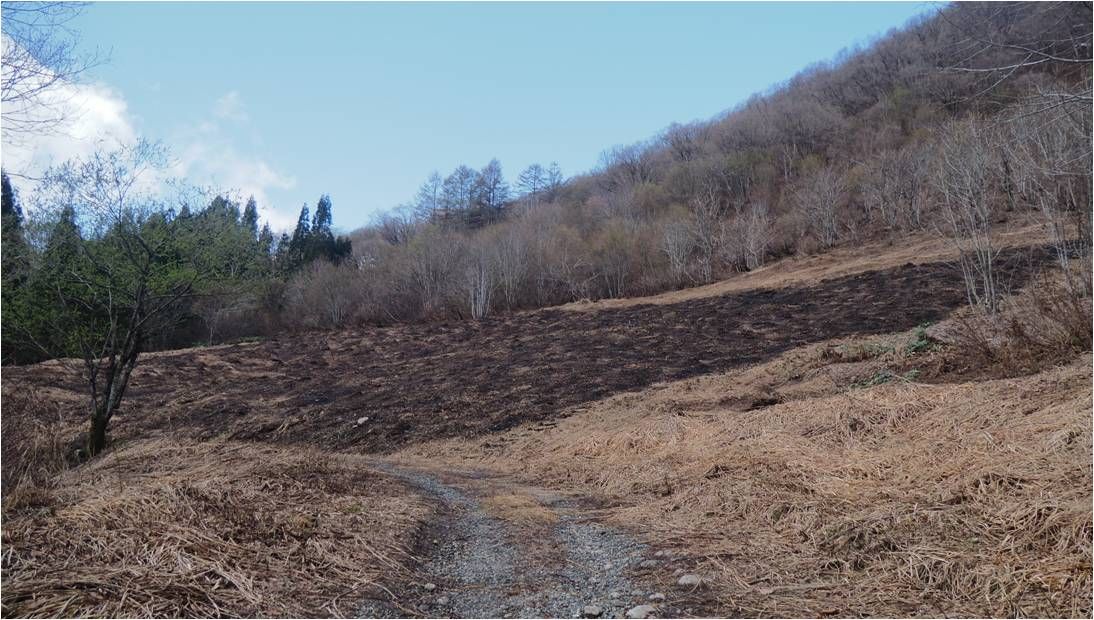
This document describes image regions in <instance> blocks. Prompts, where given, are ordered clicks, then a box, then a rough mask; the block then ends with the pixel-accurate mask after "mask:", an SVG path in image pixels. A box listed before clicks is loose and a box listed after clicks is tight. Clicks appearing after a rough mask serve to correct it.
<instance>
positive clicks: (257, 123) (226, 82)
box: [62, 2, 929, 229]
mask: <svg viewBox="0 0 1094 620" xmlns="http://www.w3.org/2000/svg"><path fill="white" fill-rule="evenodd" d="M926 10H929V6H928V5H926V4H924V3H919V2H917V3H778V4H758V3H738V4H714V3H695V4H652V3H645V4H621V3H606V4H601V3H598V4H578V3H567V4H532V3H524V4H501V3H494V4H425V3H416V4H349V3H307V4H304V3H106V4H93V5H91V6H89V7H88V8H87V10H86V11H85V13H84V14H83V15H82V16H81V17H80V18H79V19H78V21H77V22H75V24H74V27H75V29H77V30H78V31H79V33H80V36H81V39H82V44H83V45H84V46H85V47H88V48H91V47H96V46H97V47H99V48H101V49H102V50H104V51H108V52H109V62H108V63H106V64H104V65H102V66H100V67H97V68H96V69H94V70H93V71H92V73H91V74H90V75H88V76H86V77H87V81H88V82H89V83H91V84H93V85H94V88H96V89H97V91H96V92H97V94H98V96H101V97H105V98H107V99H109V102H108V103H109V105H107V104H106V103H104V104H102V106H103V107H104V109H107V110H108V112H107V113H104V114H102V116H103V117H104V118H107V120H106V121H104V122H105V123H107V124H111V123H113V124H114V125H124V127H122V128H121V129H120V131H121V132H122V133H126V134H139V135H144V136H146V137H150V138H153V139H159V140H162V141H163V142H164V143H165V144H166V145H167V146H168V147H170V148H171V149H172V152H173V153H174V154H175V156H176V157H177V158H178V160H179V161H180V162H182V170H183V171H184V172H185V173H186V174H187V175H189V176H191V177H193V180H195V181H198V182H203V183H206V182H212V183H217V184H220V185H227V186H230V187H236V188H238V189H241V190H243V191H244V192H247V193H250V192H255V193H257V194H258V195H259V196H260V200H261V201H262V202H264V203H265V204H264V205H263V207H265V208H266V211H265V214H266V216H267V217H268V218H269V219H270V220H271V221H272V222H273V223H274V224H275V225H287V223H289V222H292V221H293V220H294V219H295V214H296V212H297V211H298V210H299V208H300V205H301V204H302V203H303V202H305V201H307V202H308V203H314V202H315V201H316V200H317V199H318V197H319V195H320V194H322V193H329V194H330V195H331V197H332V199H333V202H334V215H335V224H336V226H338V227H340V228H343V229H352V228H355V227H357V226H360V225H362V224H364V223H366V222H367V221H368V220H369V219H370V217H372V216H373V215H375V214H376V213H377V212H379V211H381V210H385V209H388V208H391V207H393V206H395V205H396V204H398V203H400V202H403V201H406V200H409V199H410V198H411V197H412V196H413V194H414V192H415V190H416V188H417V186H418V185H419V184H420V183H421V182H422V180H424V179H425V177H426V176H427V175H428V174H429V173H430V172H431V171H432V170H434V169H436V170H439V171H441V173H442V174H445V173H447V172H448V171H450V170H451V169H452V168H454V167H455V166H457V165H458V164H461V163H466V164H468V165H471V166H473V167H481V166H482V165H483V164H485V163H486V162H487V161H488V160H489V159H490V158H491V157H497V158H498V159H499V160H500V161H501V162H502V165H503V167H504V170H505V173H506V176H507V177H508V178H509V179H510V180H512V179H514V178H515V177H516V175H517V174H518V173H519V171H520V169H521V168H523V167H524V166H526V165H528V164H530V163H533V162H542V163H544V164H546V163H548V162H550V161H552V160H554V161H558V162H559V164H560V165H561V167H562V169H563V171H564V172H565V173H566V174H572V173H576V172H581V171H586V170H589V169H591V168H592V167H593V166H595V165H596V162H597V160H598V157H599V154H600V153H601V152H602V151H603V150H605V149H606V148H608V147H610V146H612V145H615V144H621V143H629V142H634V141H636V140H639V139H643V138H646V137H649V136H651V135H653V134H654V133H656V132H657V131H659V130H660V129H662V128H664V127H665V126H667V125H668V124H669V123H671V122H673V121H680V122H684V121H689V120H694V119H701V118H708V117H710V116H713V115H715V114H717V113H718V112H721V111H723V110H726V109H727V108H730V107H732V106H733V105H735V104H736V103H739V102H741V101H743V100H744V99H746V98H747V97H748V96H749V95H751V94H752V93H755V92H757V91H761V90H764V89H766V88H767V87H769V86H770V85H772V84H774V83H777V82H780V81H783V80H785V79H787V78H789V77H791V76H792V75H793V74H794V73H796V72H797V71H799V70H800V69H802V68H804V67H806V66H808V65H810V64H812V63H814V62H816V61H819V60H824V59H829V58H831V57H833V56H834V55H835V54H836V53H837V52H838V51H839V50H840V49H842V48H844V47H847V46H850V45H853V44H856V43H863V42H866V41H868V40H869V39H870V38H872V37H874V36H876V35H878V34H881V33H883V32H885V31H886V30H888V29H889V28H892V27H896V26H900V25H901V24H903V23H904V22H905V21H906V20H907V19H908V18H910V17H911V16H913V15H916V14H918V13H921V12H924V11H926ZM90 116H91V118H88V119H87V120H86V122H87V123H93V122H95V118H94V117H95V115H90ZM116 129H117V128H115V129H112V131H113V130H116ZM85 133H86V132H85ZM62 150H63V149H62Z"/></svg>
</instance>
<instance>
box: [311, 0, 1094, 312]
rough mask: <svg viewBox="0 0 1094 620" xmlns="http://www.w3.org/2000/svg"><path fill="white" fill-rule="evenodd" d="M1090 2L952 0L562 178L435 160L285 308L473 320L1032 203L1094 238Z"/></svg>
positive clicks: (970, 227) (975, 218) (741, 267)
mask: <svg viewBox="0 0 1094 620" xmlns="http://www.w3.org/2000/svg"><path fill="white" fill-rule="evenodd" d="M1090 21H1091V5H1090V4H1089V3H1049V4H1040V3H1008V4H991V5H987V4H975V3H962V4H955V5H952V6H949V7H946V8H944V9H942V10H940V11H938V12H932V13H930V14H927V15H924V16H923V17H921V18H919V19H917V20H915V21H913V22H912V23H909V24H908V25H906V26H905V27H904V28H901V29H897V30H893V31H891V32H889V33H888V34H886V35H885V36H883V37H881V38H879V39H878V40H876V41H874V42H873V43H872V44H870V45H868V46H865V47H863V48H861V49H853V50H848V51H846V52H844V53H842V54H841V55H840V56H839V57H837V58H836V59H834V60H832V61H831V62H822V63H818V64H816V65H814V66H812V67H809V68H807V69H805V70H804V71H802V72H801V73H799V74H798V75H796V76H794V77H793V78H791V79H789V80H787V81H786V82H784V83H781V84H778V85H776V86H774V87H772V88H771V89H770V90H769V91H767V92H765V93H760V94H757V95H755V96H754V97H752V98H751V99H749V100H748V101H746V102H744V103H742V104H741V105H739V106H737V107H735V108H733V109H731V110H729V111H727V112H726V113H725V114H723V115H720V116H719V117H717V118H714V119H711V120H709V121H703V122H696V123H690V124H686V125H681V124H673V125H670V126H669V127H668V128H667V129H665V130H664V131H663V132H662V133H660V134H659V135H657V136H654V137H652V138H650V139H647V140H643V141H640V142H637V143H634V144H630V145H623V146H617V147H614V148H611V149H609V150H607V151H605V152H604V154H603V156H602V161H601V164H600V166H599V167H598V168H597V169H596V170H594V171H592V172H589V173H586V174H581V175H578V176H575V177H572V178H569V179H567V180H565V182H563V181H562V177H561V174H560V172H559V171H558V169H557V166H554V165H552V166H550V167H546V168H545V167H543V166H540V165H534V166H531V167H529V168H527V169H526V170H524V171H521V172H520V173H519V175H518V177H517V182H516V184H515V187H514V188H510V187H509V186H508V185H507V184H506V183H505V182H504V180H503V177H502V171H501V167H500V165H499V164H498V162H497V161H496V160H495V161H491V162H489V163H488V164H487V165H486V166H485V167H483V168H482V169H481V170H480V171H478V172H476V171H475V170H473V169H472V168H470V167H467V166H460V167H458V168H457V169H456V170H454V171H452V172H451V173H450V174H449V175H447V176H442V175H440V174H438V173H433V174H432V175H431V176H430V177H429V178H428V179H427V181H426V182H425V183H424V184H423V185H422V188H421V190H420V191H419V192H418V194H417V196H415V197H414V198H413V199H412V200H411V201H410V202H409V203H408V204H406V205H404V206H401V207H399V208H398V209H395V210H394V211H392V212H391V213H389V214H388V215H386V216H384V217H382V218H380V219H379V220H378V221H377V223H376V224H375V225H373V226H370V227H366V228H364V229H362V230H358V231H356V232H355V233H354V234H353V235H352V237H353V241H354V257H355V261H354V262H353V263H352V264H345V265H343V266H341V267H333V266H325V265H324V266H316V268H315V269H313V270H312V271H310V272H309V273H307V274H306V275H301V276H299V277H297V278H296V279H294V281H293V282H292V283H291V285H290V290H291V291H292V294H293V297H292V299H293V300H294V301H292V302H291V304H292V305H293V307H295V308H297V310H296V311H294V312H292V313H291V316H292V317H293V318H294V319H295V320H298V321H300V324H301V325H304V326H316V327H319V326H322V327H333V326H339V325H347V324H352V323H362V322H363V323H387V322H392V321H411V320H423V319H430V318H437V317H456V318H472V317H473V318H482V317H485V316H488V315H490V314H493V313H497V312H508V311H513V310H517V309H522V308H533V307H540V306H545V305H552V304H558V303H565V302H568V301H573V300H580V299H598V298H605V297H622V296H630V295H641V294H648V293H652V292H657V291H662V290H666V289H672V288H678V287H684V286H692V285H697V284H703V283H706V282H710V281H712V280H715V279H718V278H722V277H726V276H728V275H731V274H733V273H735V272H740V271H746V270H751V269H756V268H758V267H760V266H762V265H764V264H765V262H767V261H770V260H771V259H773V258H776V257H780V256H786V255H790V254H801V253H813V252H819V251H824V250H826V249H827V248H830V247H833V246H836V245H839V244H846V243H859V242H862V241H863V240H866V239H872V238H883V237H892V238H900V237H901V236H903V235H906V234H908V233H910V232H916V231H931V232H938V233H941V234H946V235H948V236H951V237H954V238H955V242H956V243H959V244H961V245H962V247H963V248H964V249H965V250H970V251H972V248H971V246H969V245H968V243H967V240H968V239H970V238H975V237H977V236H981V235H988V236H990V227H991V224H992V223H993V222H995V221H996V220H998V219H1000V218H1005V217H1022V216H1024V215H1026V214H1035V215H1036V217H1039V218H1042V219H1043V220H1044V222H1045V223H1046V225H1048V226H1050V227H1051V228H1053V229H1054V230H1058V231H1060V230H1063V229H1064V228H1067V230H1068V231H1070V232H1069V233H1068V235H1070V237H1069V239H1070V241H1066V242H1065V241H1064V240H1062V239H1061V241H1060V242H1061V243H1062V244H1068V243H1072V242H1074V243H1073V245H1069V246H1068V248H1066V251H1065V253H1066V254H1067V255H1069V256H1070V255H1073V254H1074V253H1075V252H1079V253H1080V254H1081V255H1082V256H1084V257H1085V256H1089V247H1090V226H1089V221H1088V217H1086V216H1088V215H1089V210H1090V181H1091V179H1090V168H1091V164H1090V162H1091V159H1090V153H1091V146H1090V130H1091V126H1090V114H1089V112H1090V105H1091V73H1090V69H1091V63H1090V57H1091V47H1090V41H1091V36H1090ZM510 194H511V195H510ZM1068 235H1065V236H1068ZM974 253H975V252H974ZM973 268H974V269H975V267H973ZM1083 277H1085V278H1088V277H1089V274H1088V273H1086V274H1084V276H1083ZM336 282H337V283H338V284H337V285H335V284H334V283H336ZM984 286H988V287H989V288H990V287H991V284H990V283H988V284H986V285H984ZM324 306H328V307H331V308H334V307H340V308H349V309H351V310H349V311H339V312H334V313H330V312H323V311H322V310H321V308H323V307H324ZM309 309H310V311H309Z"/></svg>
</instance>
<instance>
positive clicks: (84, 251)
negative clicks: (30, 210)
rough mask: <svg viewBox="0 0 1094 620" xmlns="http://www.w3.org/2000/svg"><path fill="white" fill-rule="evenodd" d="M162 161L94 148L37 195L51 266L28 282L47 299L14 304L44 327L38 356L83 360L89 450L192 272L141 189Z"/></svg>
mask: <svg viewBox="0 0 1094 620" xmlns="http://www.w3.org/2000/svg"><path fill="white" fill-rule="evenodd" d="M163 164H164V156H163V153H162V152H161V151H160V150H159V149H158V148H157V147H155V146H152V145H149V144H146V143H141V144H138V145H135V146H133V147H129V148H126V149H124V150H121V151H116V152H112V153H98V154H95V155H93V156H91V157H90V158H88V159H86V160H85V161H77V162H72V163H69V164H66V165H64V166H61V167H59V168H55V169H52V170H50V171H49V172H48V173H47V174H46V176H45V179H44V181H43V183H42V186H41V188H40V190H39V192H38V195H37V196H38V201H39V208H40V209H41V211H42V212H46V213H53V214H55V216H54V221H55V224H54V231H53V233H52V234H51V235H50V238H49V241H48V247H47V248H46V250H45V256H44V261H46V262H47V263H49V264H48V266H47V268H46V269H43V270H42V272H41V273H40V274H39V277H38V278H37V279H36V280H35V281H34V282H33V283H32V284H31V286H35V287H39V288H40V289H43V290H44V291H45V293H46V294H47V295H48V296H50V297H52V298H53V300H54V301H55V304H54V305H53V306H52V307H49V308H40V307H39V308H16V311H26V312H31V313H33V316H31V317H30V318H29V320H28V321H27V322H26V323H27V324H34V323H37V324H44V325H45V327H46V328H47V329H46V330H43V331H44V333H47V334H49V337H50V339H51V340H50V341H49V342H42V341H40V340H39V341H36V342H35V344H36V345H37V346H39V348H40V349H41V350H42V351H43V353H45V354H46V355H47V356H49V357H58V358H64V357H71V356H75V357H76V358H77V359H79V360H80V362H81V363H82V369H83V375H84V379H85V381H86V384H87V389H88V397H89V403H88V404H89V417H90V428H89V433H88V440H87V452H88V454H89V455H90V456H95V455H97V454H98V453H100V452H101V451H102V450H103V448H104V447H105V445H106V435H107V430H108V427H109V424H110V420H111V418H112V417H113V416H114V414H115V412H116V411H117V410H118V407H119V406H120V405H121V402H122V398H123V397H124V395H125V392H126V388H127V387H128V386H129V379H130V377H131V376H132V373H133V370H134V368H136V366H137V361H138V359H139V358H140V354H141V352H142V351H143V350H144V347H145V345H146V343H147V342H148V341H149V339H150V338H152V337H153V336H155V335H156V334H158V333H160V331H161V330H163V329H164V328H166V327H167V326H168V325H169V324H171V322H172V321H173V320H175V319H176V318H177V311H178V310H179V309H180V305H181V302H182V300H183V299H184V298H186V297H187V296H189V295H190V294H191V291H192V290H193V286H194V284H195V282H196V281H197V280H198V277H199V273H200V271H199V269H198V267H197V265H196V264H195V263H194V262H193V261H191V260H189V259H188V257H187V244H186V243H185V239H184V238H183V236H182V235H180V233H179V231H178V230H177V229H176V227H175V226H174V222H173V221H172V220H171V219H170V218H169V216H168V213H167V211H166V209H165V207H164V205H163V204H162V203H161V202H159V201H158V200H157V199H156V198H155V197H153V195H152V194H151V193H149V192H147V191H145V189H144V188H145V187H146V186H147V185H148V182H150V181H151V179H150V178H149V177H150V176H151V175H153V174H155V172H156V171H157V170H158V169H160V168H161V167H162V166H163ZM39 333H43V332H39Z"/></svg>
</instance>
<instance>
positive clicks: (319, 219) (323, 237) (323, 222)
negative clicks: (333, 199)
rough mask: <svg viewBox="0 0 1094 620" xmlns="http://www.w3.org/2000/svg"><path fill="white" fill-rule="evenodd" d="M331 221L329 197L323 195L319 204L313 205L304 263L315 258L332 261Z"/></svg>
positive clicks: (332, 217)
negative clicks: (312, 216) (309, 235)
mask: <svg viewBox="0 0 1094 620" xmlns="http://www.w3.org/2000/svg"><path fill="white" fill-rule="evenodd" d="M333 221H334V216H333V214H332V213H331V203H330V196H328V195H326V194H323V195H322V196H320V197H319V203H318V204H316V205H315V217H314V218H312V224H311V239H309V242H308V247H307V250H306V256H305V259H304V260H305V262H309V263H310V262H311V261H313V260H315V259H317V258H323V259H327V260H333V258H334V257H333V256H332V254H333V252H334V233H332V232H331V224H332V223H333Z"/></svg>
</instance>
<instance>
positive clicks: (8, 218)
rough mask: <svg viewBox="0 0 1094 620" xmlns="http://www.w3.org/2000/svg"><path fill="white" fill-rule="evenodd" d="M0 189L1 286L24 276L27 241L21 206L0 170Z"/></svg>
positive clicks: (26, 262)
mask: <svg viewBox="0 0 1094 620" xmlns="http://www.w3.org/2000/svg"><path fill="white" fill-rule="evenodd" d="M0 190H2V192H0V193H2V200H0V202H2V203H3V204H2V208H0V220H2V222H0V226H2V238H0V244H2V249H0V251H2V253H3V256H2V257H0V263H2V264H3V286H4V287H5V288H7V287H9V286H16V285H18V284H19V283H20V282H21V281H22V280H23V278H25V277H26V271H27V268H28V266H29V261H28V258H29V257H28V256H27V242H26V237H24V235H23V208H22V207H21V206H19V197H18V196H17V195H16V194H15V189H14V188H13V187H12V186H11V179H9V178H8V175H7V173H6V172H4V171H2V170H0Z"/></svg>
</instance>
